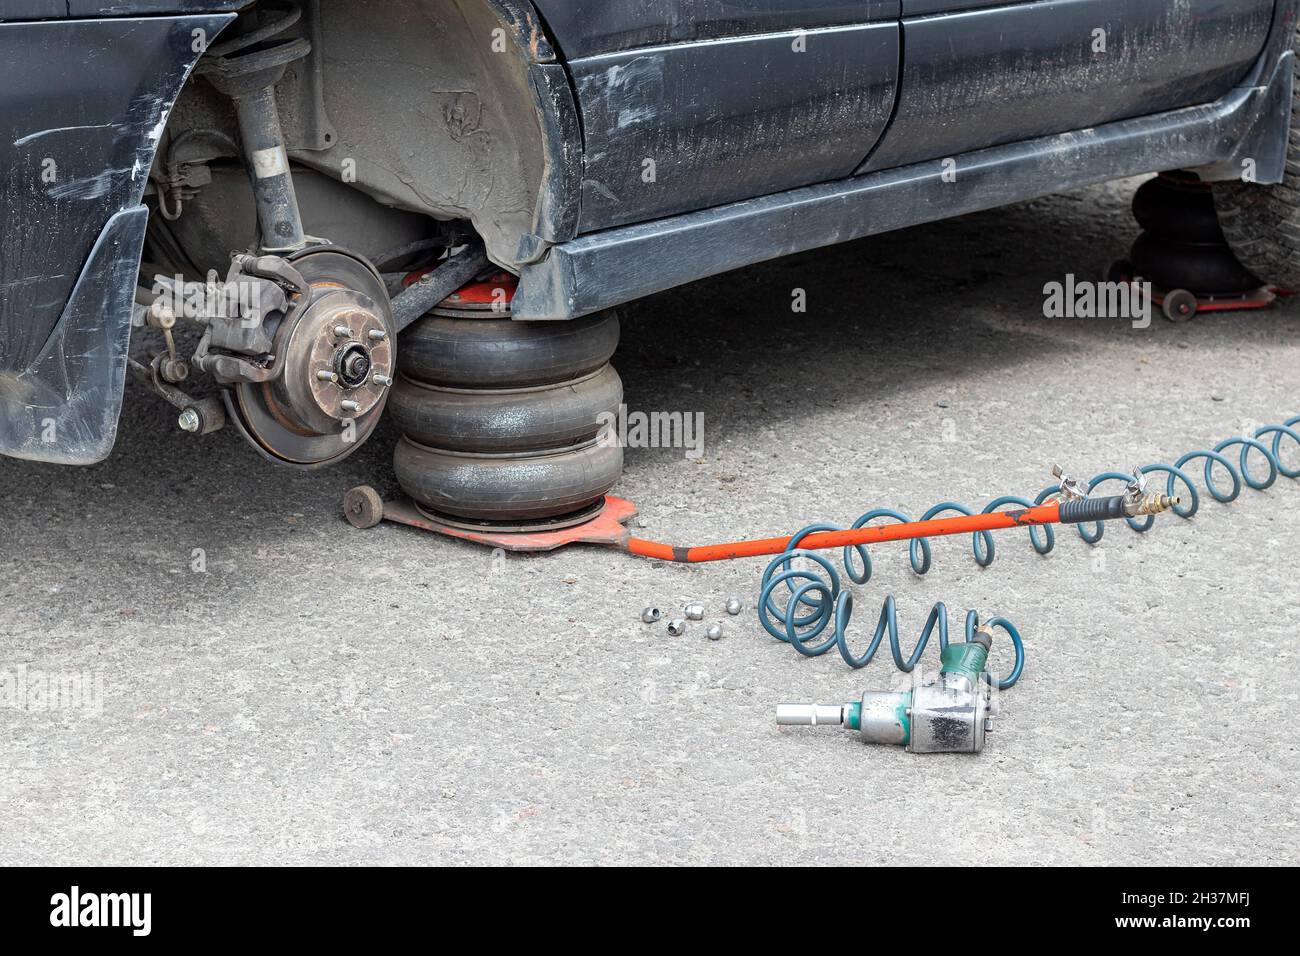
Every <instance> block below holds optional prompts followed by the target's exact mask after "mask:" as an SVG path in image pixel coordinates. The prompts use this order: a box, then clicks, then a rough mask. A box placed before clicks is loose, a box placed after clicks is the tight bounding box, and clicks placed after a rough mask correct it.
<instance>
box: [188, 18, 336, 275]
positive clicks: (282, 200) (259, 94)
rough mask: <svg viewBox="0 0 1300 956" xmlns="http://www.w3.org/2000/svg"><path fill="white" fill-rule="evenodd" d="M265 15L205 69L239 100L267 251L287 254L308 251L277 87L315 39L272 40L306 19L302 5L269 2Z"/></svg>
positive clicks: (215, 50)
mask: <svg viewBox="0 0 1300 956" xmlns="http://www.w3.org/2000/svg"><path fill="white" fill-rule="evenodd" d="M261 15H263V16H264V17H266V18H267V19H265V20H264V21H263V22H262V23H261V24H259V25H258V26H256V27H255V28H254V29H251V30H249V31H247V32H245V33H243V34H240V35H239V36H236V37H234V38H233V39H230V40H226V41H224V42H222V43H219V44H216V45H214V46H213V47H212V49H211V50H209V56H208V58H207V59H205V60H204V61H203V63H202V65H201V66H200V70H201V72H202V73H203V74H204V75H205V76H206V77H207V78H208V79H209V80H210V81H211V82H212V85H213V86H215V87H216V88H217V89H218V90H219V91H220V92H221V93H223V94H225V95H226V96H228V97H230V99H231V102H233V103H234V106H235V115H236V118H237V120H238V122H239V136H240V139H241V140H242V142H243V148H244V162H245V163H246V164H247V166H248V175H249V177H250V178H251V180H252V183H253V196H254V199H255V201H256V204H257V221H258V224H259V227H260V229H261V244H262V252H263V253H267V254H288V253H292V252H297V251H299V250H300V249H303V248H304V247H305V246H306V245H307V240H306V237H305V236H304V234H303V226H302V215H301V213H300V212H299V209H298V197H297V194H296V193H295V192H294V187H293V172H292V170H290V168H289V155H288V153H287V152H286V151H285V144H284V132H283V130H282V129H281V126H280V111H279V107H278V105H277V103H276V97H275V85H276V84H277V83H278V82H280V79H281V78H282V77H283V76H284V72H285V69H286V68H287V67H288V66H289V64H291V63H295V62H297V61H298V60H301V59H303V58H305V57H306V56H308V55H309V54H310V53H311V42H310V41H308V40H306V39H304V38H288V39H286V38H280V39H272V38H274V37H280V36H281V34H283V33H284V32H285V31H286V30H288V29H289V28H290V27H292V26H293V25H294V24H296V23H297V22H298V21H299V20H300V19H301V17H302V9H301V8H300V7H298V6H297V5H296V4H295V3H292V2H289V0H277V2H270V3H264V4H263V5H262V12H261Z"/></svg>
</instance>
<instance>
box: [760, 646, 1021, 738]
mask: <svg viewBox="0 0 1300 956" xmlns="http://www.w3.org/2000/svg"><path fill="white" fill-rule="evenodd" d="M992 646H993V629H992V628H991V627H990V626H989V625H987V624H985V625H981V626H980V627H979V628H977V629H976V631H975V635H974V638H973V639H972V640H970V641H966V642H964V643H962V644H949V645H948V646H946V647H945V648H944V649H943V653H942V655H941V656H940V658H939V672H938V674H935V675H932V676H927V675H925V674H922V673H921V672H920V671H915V670H914V671H913V672H912V687H911V689H910V690H906V691H883V690H869V691H867V692H866V693H864V694H863V695H862V698H861V699H860V700H856V701H853V702H852V703H848V704H843V705H834V704H778V705H777V708H776V722H777V723H778V724H782V725H786V726H803V727H826V726H832V725H834V726H841V727H844V728H845V729H847V730H853V731H856V732H857V733H858V736H859V737H861V738H862V740H863V742H865V743H869V744H895V745H897V746H902V747H906V748H907V750H909V751H910V752H911V753H919V754H933V753H979V752H980V751H981V750H983V749H984V735H985V734H987V733H988V732H989V731H991V730H992V729H993V716H994V715H995V714H996V713H997V710H998V699H997V697H996V696H995V695H994V683H993V679H992V678H991V677H990V676H989V674H988V673H987V672H986V671H985V669H984V668H985V665H986V664H987V663H988V657H989V650H990V649H991V648H992Z"/></svg>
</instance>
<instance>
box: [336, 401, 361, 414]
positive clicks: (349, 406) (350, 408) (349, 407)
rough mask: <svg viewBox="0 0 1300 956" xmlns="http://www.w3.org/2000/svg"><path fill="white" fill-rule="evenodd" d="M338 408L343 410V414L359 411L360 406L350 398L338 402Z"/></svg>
mask: <svg viewBox="0 0 1300 956" xmlns="http://www.w3.org/2000/svg"><path fill="white" fill-rule="evenodd" d="M339 408H341V409H343V410H344V411H345V412H359V411H361V406H360V405H359V404H358V403H357V402H354V401H352V399H350V398H345V399H344V400H343V401H341V402H339Z"/></svg>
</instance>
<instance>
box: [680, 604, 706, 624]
mask: <svg viewBox="0 0 1300 956" xmlns="http://www.w3.org/2000/svg"><path fill="white" fill-rule="evenodd" d="M683 613H685V615H686V620H688V621H702V620H704V605H703V604H688V605H686V607H685V609H684V611H683Z"/></svg>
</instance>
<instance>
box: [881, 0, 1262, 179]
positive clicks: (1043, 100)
mask: <svg viewBox="0 0 1300 956" xmlns="http://www.w3.org/2000/svg"><path fill="white" fill-rule="evenodd" d="M1273 3H1274V0H1177V2H1171V0H1018V2H1017V0H902V26H901V29H902V39H903V47H904V49H905V51H906V54H905V57H904V64H903V70H902V79H901V82H900V87H899V99H898V105H897V109H896V110H895V116H894V121H893V123H892V124H891V125H890V128H889V133H888V135H887V137H886V138H885V139H884V140H883V141H881V142H880V144H879V146H878V147H876V148H875V149H874V151H873V152H872V153H871V155H870V156H869V157H868V158H867V159H866V161H865V162H864V163H863V165H862V167H861V168H860V170H859V171H860V172H866V171H868V170H878V169H887V168H890V167H894V166H902V165H906V164H908V163H913V162H918V161H921V160H927V159H937V158H941V157H949V156H956V155H957V154H959V153H963V152H967V151H970V150H974V149H980V148H982V147H985V146H994V145H1000V144H1003V143H1011V142H1016V141H1018V140H1024V139H1031V138H1034V137H1037V136H1044V135H1047V134H1051V133H1063V132H1067V131H1070V130H1082V129H1088V128H1090V127H1093V126H1098V125H1101V124H1102V123H1107V122H1110V121H1112V120H1118V119H1126V118H1128V117H1133V116H1142V115H1147V114H1150V113H1159V112H1163V111H1166V110H1172V109H1177V108H1179V107H1182V106H1190V105H1194V104H1198V103H1207V102H1210V101H1211V100H1214V99H1216V98H1217V97H1219V96H1221V95H1223V94H1224V93H1225V92H1227V91H1228V90H1229V89H1230V88H1231V87H1232V86H1233V85H1234V84H1235V83H1237V82H1238V81H1239V80H1240V79H1241V78H1242V77H1243V76H1244V75H1245V73H1246V72H1247V71H1248V70H1249V68H1250V66H1251V64H1252V63H1253V62H1254V60H1255V58H1256V57H1257V56H1258V55H1259V53H1260V51H1261V49H1262V48H1263V45H1264V41H1265V38H1266V37H1267V34H1268V30H1269V25H1270V22H1271V20H1272V18H1273Z"/></svg>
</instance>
